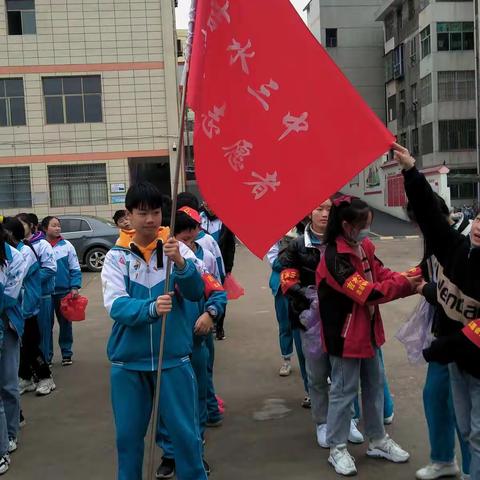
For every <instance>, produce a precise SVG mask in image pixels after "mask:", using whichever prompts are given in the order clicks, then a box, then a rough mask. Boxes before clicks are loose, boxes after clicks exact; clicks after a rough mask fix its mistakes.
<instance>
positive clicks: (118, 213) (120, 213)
mask: <svg viewBox="0 0 480 480" xmlns="http://www.w3.org/2000/svg"><path fill="white" fill-rule="evenodd" d="M126 216H127V211H126V210H117V211H116V212H115V213H114V214H113V221H114V222H115V225H117V224H118V221H119V220H120V219H121V218H123V217H126Z"/></svg>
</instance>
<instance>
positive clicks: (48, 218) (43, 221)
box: [40, 215, 62, 233]
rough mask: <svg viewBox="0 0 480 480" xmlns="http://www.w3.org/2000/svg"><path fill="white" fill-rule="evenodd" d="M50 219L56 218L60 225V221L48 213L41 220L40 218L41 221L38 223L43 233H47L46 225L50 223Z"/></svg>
mask: <svg viewBox="0 0 480 480" xmlns="http://www.w3.org/2000/svg"><path fill="white" fill-rule="evenodd" d="M52 220H58V221H59V222H60V225H62V222H61V221H60V219H59V218H58V217H55V216H53V215H48V217H45V218H44V219H43V220H42V223H41V225H40V227H41V229H42V231H43V232H44V233H47V230H48V226H49V225H50V222H51V221H52Z"/></svg>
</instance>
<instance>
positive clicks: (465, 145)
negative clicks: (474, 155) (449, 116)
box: [438, 119, 477, 152]
mask: <svg viewBox="0 0 480 480" xmlns="http://www.w3.org/2000/svg"><path fill="white" fill-rule="evenodd" d="M475 124H476V122H475V120H473V119H465V120H440V121H439V122H438V133H439V139H440V151H441V152H448V151H451V150H474V149H475V148H476V146H477V129H476V125H475Z"/></svg>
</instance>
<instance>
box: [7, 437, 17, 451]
mask: <svg viewBox="0 0 480 480" xmlns="http://www.w3.org/2000/svg"><path fill="white" fill-rule="evenodd" d="M17 448H18V444H17V439H16V438H10V439H8V453H13V452H14V451H15V450H16V449H17Z"/></svg>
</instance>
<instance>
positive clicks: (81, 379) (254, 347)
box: [5, 239, 429, 480]
mask: <svg viewBox="0 0 480 480" xmlns="http://www.w3.org/2000/svg"><path fill="white" fill-rule="evenodd" d="M377 246H378V256H379V257H380V258H381V259H382V260H383V261H384V262H385V264H386V265H387V266H389V267H392V268H394V269H398V270H405V269H406V268H408V267H411V266H413V265H415V264H416V263H417V262H418V260H419V259H420V258H421V244H420V241H417V240H412V239H409V240H392V241H383V242H382V241H379V242H378V243H377ZM235 274H236V276H237V278H238V279H239V280H240V282H241V283H242V284H243V285H244V286H245V288H246V291H247V295H246V296H245V297H243V298H242V299H240V300H238V301H235V302H232V303H231V305H230V306H229V312H228V317H227V322H226V334H227V340H226V341H224V342H217V343H216V347H217V363H216V386H217V391H218V393H219V394H220V395H221V396H222V397H223V398H224V399H225V402H226V408H227V414H226V420H225V424H224V425H223V426H222V427H221V428H218V429H211V430H209V431H208V437H207V450H206V457H207V459H208V461H209V462H210V463H211V464H212V468H213V472H212V476H211V478H213V479H218V480H240V479H242V480H243V479H245V478H248V479H249V480H274V479H282V480H283V479H285V480H297V479H298V480H313V479H320V478H321V479H325V480H329V479H335V478H340V477H337V476H336V475H335V473H334V472H333V470H332V469H331V467H329V466H328V464H327V457H328V452H327V451H325V450H322V449H320V448H319V447H318V446H317V445H316V442H315V434H314V427H313V425H312V422H311V417H310V412H309V411H308V410H304V409H302V408H300V402H301V400H302V398H303V389H302V384H301V379H300V375H299V372H298V368H295V369H294V373H293V374H292V376H290V377H288V378H280V377H279V376H278V369H279V367H280V363H281V358H280V354H279V347H278V333H277V332H278V330H277V324H276V320H275V316H274V309H273V298H272V295H271V293H270V290H269V289H268V277H269V269H268V266H267V265H266V264H265V263H261V262H260V261H259V260H257V259H255V258H254V257H253V256H252V255H250V254H249V253H248V252H247V251H246V250H245V248H244V247H239V250H238V256H237V261H236V266H235ZM84 293H85V294H86V295H87V296H88V297H89V299H90V304H89V311H88V320H87V321H85V322H83V323H79V324H77V325H75V348H74V350H75V357H74V360H75V363H74V365H73V366H72V367H63V368H62V367H61V366H60V365H59V363H58V362H59V358H58V347H56V354H57V356H56V358H55V365H54V375H55V381H56V383H57V387H58V388H57V390H56V391H55V392H54V393H53V394H52V395H51V396H49V397H46V398H36V397H34V396H33V395H32V394H27V395H24V396H23V397H22V404H23V409H24V411H25V416H26V418H27V422H28V424H27V426H26V427H25V428H24V429H23V430H22V432H21V436H20V444H19V450H18V451H17V452H15V453H14V454H13V455H12V465H11V469H10V471H9V472H8V473H7V474H6V475H5V479H8V478H11V479H12V480H37V479H39V478H40V479H49V480H66V479H68V480H85V479H88V480H106V479H114V478H115V448H114V432H113V424H112V415H111V409H110V401H109V365H108V362H107V359H106V354H105V345H106V341H107V338H108V335H109V329H110V326H111V323H110V320H109V319H108V318H107V315H106V313H105V310H104V309H103V306H102V304H101V287H100V282H99V275H98V274H86V275H85V288H84ZM416 302H417V300H416V299H413V298H411V299H406V300H401V301H398V302H395V303H392V304H390V305H386V306H384V307H382V310H383V314H384V322H385V325H386V329H387V332H388V337H389V341H388V343H387V345H386V347H385V359H386V360H385V361H386V366H387V371H388V375H389V380H390V383H391V388H392V391H393V394H394V396H395V402H396V412H395V420H394V424H393V425H392V426H391V427H388V432H389V433H390V434H391V435H392V437H393V438H394V439H395V440H396V441H397V442H398V443H400V444H401V445H402V446H403V447H404V448H406V449H407V450H409V451H410V453H411V460H410V462H409V463H407V464H406V465H393V464H390V463H388V462H384V461H381V460H373V459H367V458H366V457H365V455H364V453H365V450H366V445H361V446H356V447H352V448H351V452H352V453H353V454H354V455H355V456H356V458H357V466H358V469H359V475H358V477H357V478H359V479H361V480H380V479H384V478H386V477H388V478H389V480H405V479H408V478H412V479H413V478H414V473H415V470H416V469H417V468H419V467H421V466H423V465H424V464H425V463H426V462H427V461H428V454H429V449H428V442H427V436H426V427H425V420H424V416H423V407H422V402H421V389H422V386H423V380H424V375H425V372H424V370H425V368H424V367H412V366H409V365H408V364H407V361H406V357H405V354H404V351H403V349H402V346H401V345H400V344H399V343H398V342H397V341H396V340H395V339H393V334H394V333H395V332H396V330H397V329H398V328H399V326H400V325H401V324H402V322H403V321H405V319H406V317H407V315H408V313H409V312H410V311H411V310H412V308H413V306H414V305H415V304H416ZM158 458H160V454H158ZM149 480H150V479H149Z"/></svg>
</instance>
